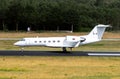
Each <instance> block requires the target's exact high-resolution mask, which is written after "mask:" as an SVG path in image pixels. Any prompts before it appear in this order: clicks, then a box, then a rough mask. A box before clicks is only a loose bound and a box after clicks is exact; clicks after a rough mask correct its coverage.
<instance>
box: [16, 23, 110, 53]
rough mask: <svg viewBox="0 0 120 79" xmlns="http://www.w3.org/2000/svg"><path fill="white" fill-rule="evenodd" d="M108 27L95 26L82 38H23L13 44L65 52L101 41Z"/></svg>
mask: <svg viewBox="0 0 120 79" xmlns="http://www.w3.org/2000/svg"><path fill="white" fill-rule="evenodd" d="M106 27H109V25H102V24H99V25H96V26H95V27H94V28H93V30H92V31H91V32H90V33H89V34H88V35H84V36H66V37H36V38H23V39H21V40H20V41H18V42H16V43H14V45H16V46H21V47H24V46H45V47H55V48H62V50H63V51H67V50H66V48H70V49H71V50H72V48H75V47H78V46H81V45H84V44H89V43H93V42H98V41H100V40H101V39H102V36H103V33H104V31H105V29H106Z"/></svg>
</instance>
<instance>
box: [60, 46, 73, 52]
mask: <svg viewBox="0 0 120 79" xmlns="http://www.w3.org/2000/svg"><path fill="white" fill-rule="evenodd" d="M62 50H63V52H67V49H66V47H63V48H62ZM70 51H72V47H70Z"/></svg>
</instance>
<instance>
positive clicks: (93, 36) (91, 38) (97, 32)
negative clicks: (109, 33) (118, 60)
mask: <svg viewBox="0 0 120 79" xmlns="http://www.w3.org/2000/svg"><path fill="white" fill-rule="evenodd" d="M106 27H110V25H102V24H99V25H96V26H95V27H94V28H93V30H92V31H91V32H90V33H89V34H88V35H86V36H84V38H86V40H85V41H84V42H83V43H82V44H87V43H92V42H97V41H100V40H101V39H102V37H103V34H104V32H105V29H106Z"/></svg>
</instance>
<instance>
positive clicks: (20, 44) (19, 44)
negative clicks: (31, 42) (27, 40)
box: [14, 41, 24, 46]
mask: <svg viewBox="0 0 120 79" xmlns="http://www.w3.org/2000/svg"><path fill="white" fill-rule="evenodd" d="M14 45H15V46H24V44H23V43H22V42H20V41H18V42H16V43H14Z"/></svg>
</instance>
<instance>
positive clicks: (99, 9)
mask: <svg viewBox="0 0 120 79" xmlns="http://www.w3.org/2000/svg"><path fill="white" fill-rule="evenodd" d="M96 24H110V25H112V26H113V28H112V30H113V31H116V30H120V0H0V30H3V31H6V30H16V31H19V30H26V28H27V27H31V29H32V30H34V31H36V30H56V29H57V28H58V27H59V29H60V30H70V29H71V26H73V28H74V31H88V30H89V29H91V28H93V27H94V26H95V25H96Z"/></svg>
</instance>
